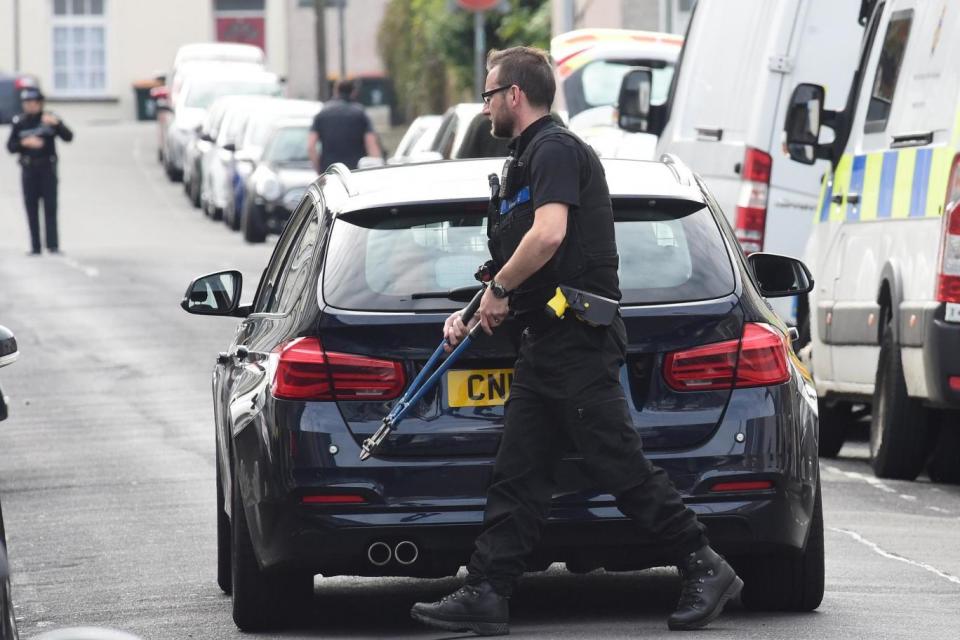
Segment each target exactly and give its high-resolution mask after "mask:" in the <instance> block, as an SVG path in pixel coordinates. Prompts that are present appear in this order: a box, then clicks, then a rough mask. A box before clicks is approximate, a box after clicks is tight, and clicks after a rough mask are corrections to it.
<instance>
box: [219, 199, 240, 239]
mask: <svg viewBox="0 0 960 640" xmlns="http://www.w3.org/2000/svg"><path fill="white" fill-rule="evenodd" d="M223 221H224V223H226V225H227V226H228V227H230V230H231V231H239V230H240V216H238V215H237V207H236V206H235V205H234V204H233V201H232V200H230V201H228V202H227V206H226V207H224V208H223Z"/></svg>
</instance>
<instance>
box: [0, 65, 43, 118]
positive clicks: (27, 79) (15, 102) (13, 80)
mask: <svg viewBox="0 0 960 640" xmlns="http://www.w3.org/2000/svg"><path fill="white" fill-rule="evenodd" d="M36 86H37V79H36V78H34V77H33V76H29V75H24V74H15V75H10V74H6V73H0V124H10V122H11V121H12V120H13V116H15V115H17V114H18V113H20V112H22V111H23V108H22V107H21V105H20V90H21V89H23V88H25V87H36Z"/></svg>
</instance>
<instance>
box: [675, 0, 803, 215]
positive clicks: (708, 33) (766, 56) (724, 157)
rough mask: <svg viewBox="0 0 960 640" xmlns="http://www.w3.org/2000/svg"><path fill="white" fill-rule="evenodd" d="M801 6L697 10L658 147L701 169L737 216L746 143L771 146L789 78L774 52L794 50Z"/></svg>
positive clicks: (763, 1) (714, 2)
mask: <svg viewBox="0 0 960 640" xmlns="http://www.w3.org/2000/svg"><path fill="white" fill-rule="evenodd" d="M799 4H800V2H799V0H787V1H785V2H769V1H768V0H737V1H736V2H730V1H729V0H723V1H718V0H700V1H699V2H698V3H697V7H696V10H695V11H694V14H693V18H692V21H691V24H690V29H689V31H688V35H687V39H686V41H685V43H684V51H683V54H682V58H681V62H680V68H679V70H678V71H677V72H676V74H677V78H676V86H675V87H674V95H673V100H672V104H671V107H670V115H669V121H668V123H667V126H666V129H665V130H664V133H663V135H662V136H661V137H660V142H659V145H658V148H657V151H658V155H660V154H662V153H674V154H677V155H678V156H680V158H681V159H683V161H684V162H685V163H687V164H688V165H689V166H690V168H691V169H693V170H694V171H695V172H697V173H699V174H700V175H701V176H702V177H703V178H704V179H705V180H706V182H707V184H708V185H709V187H710V189H711V190H712V191H713V193H714V195H715V196H716V199H717V202H718V203H719V204H720V207H721V208H722V209H723V211H724V213H725V214H726V216H727V217H728V218H730V219H731V221H733V219H734V215H735V211H736V204H737V201H738V198H739V196H740V188H741V184H740V182H741V176H740V175H739V174H740V171H741V169H742V165H743V161H744V153H745V150H746V148H747V147H748V146H749V147H756V148H759V149H761V150H764V151H766V150H767V149H768V148H769V144H770V131H771V129H772V119H773V108H774V107H775V106H776V101H777V97H778V96H779V94H780V92H781V84H782V83H783V74H781V73H776V72H774V71H771V69H770V66H771V63H772V62H771V56H773V55H774V54H776V53H783V52H785V51H786V50H787V44H788V42H789V38H790V36H791V34H792V30H793V24H794V22H795V21H796V17H797V14H798V10H799ZM757 132H763V134H762V135H758V134H757Z"/></svg>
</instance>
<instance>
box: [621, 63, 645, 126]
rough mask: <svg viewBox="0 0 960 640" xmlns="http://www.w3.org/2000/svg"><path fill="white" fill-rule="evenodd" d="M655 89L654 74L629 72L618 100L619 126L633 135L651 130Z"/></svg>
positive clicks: (624, 77) (624, 78)
mask: <svg viewBox="0 0 960 640" xmlns="http://www.w3.org/2000/svg"><path fill="white" fill-rule="evenodd" d="M652 87H653V72H652V71H650V69H645V68H638V69H631V70H630V71H627V73H626V75H624V76H623V80H621V81H620V95H619V97H618V98H617V112H618V116H617V124H618V125H619V126H620V128H621V129H623V130H625V131H630V132H633V133H637V132H647V131H648V130H649V129H650V91H651V88H652Z"/></svg>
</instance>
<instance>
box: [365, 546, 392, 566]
mask: <svg viewBox="0 0 960 640" xmlns="http://www.w3.org/2000/svg"><path fill="white" fill-rule="evenodd" d="M391 558H393V550H392V549H390V545H388V544H387V543H386V542H380V541H377V542H374V543H371V544H370V546H369V547H367V560H369V561H370V564H372V565H373V566H375V567H382V566H384V565H385V564H387V563H388V562H390V559H391Z"/></svg>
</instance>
